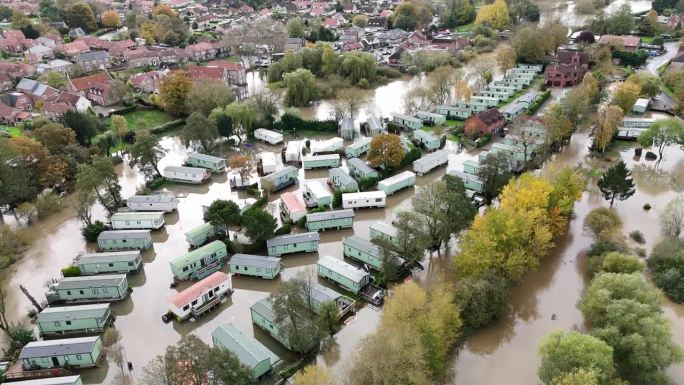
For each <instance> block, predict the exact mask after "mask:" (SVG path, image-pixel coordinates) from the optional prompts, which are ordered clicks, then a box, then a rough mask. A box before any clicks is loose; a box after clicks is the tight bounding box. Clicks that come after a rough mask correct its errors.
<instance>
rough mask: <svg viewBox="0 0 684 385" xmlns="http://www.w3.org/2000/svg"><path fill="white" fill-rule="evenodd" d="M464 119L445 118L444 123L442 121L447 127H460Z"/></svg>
mask: <svg viewBox="0 0 684 385" xmlns="http://www.w3.org/2000/svg"><path fill="white" fill-rule="evenodd" d="M463 123H464V121H462V120H447V121H446V123H444V124H445V125H446V126H447V127H462V126H463Z"/></svg>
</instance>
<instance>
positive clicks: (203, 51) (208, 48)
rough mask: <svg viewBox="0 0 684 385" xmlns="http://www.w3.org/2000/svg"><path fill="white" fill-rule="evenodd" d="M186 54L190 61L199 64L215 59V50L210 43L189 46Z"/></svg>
mask: <svg viewBox="0 0 684 385" xmlns="http://www.w3.org/2000/svg"><path fill="white" fill-rule="evenodd" d="M186 52H188V54H189V55H190V60H192V61H196V62H201V61H208V60H213V59H215V58H216V53H217V50H216V48H214V46H213V45H212V44H211V43H196V44H192V45H189V46H188V47H187V48H186Z"/></svg>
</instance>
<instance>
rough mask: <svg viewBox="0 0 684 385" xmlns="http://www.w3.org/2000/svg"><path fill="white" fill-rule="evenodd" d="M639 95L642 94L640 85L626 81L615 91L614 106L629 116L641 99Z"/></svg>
mask: <svg viewBox="0 0 684 385" xmlns="http://www.w3.org/2000/svg"><path fill="white" fill-rule="evenodd" d="M639 94H641V87H639V84H637V83H635V82H630V81H626V82H624V83H622V84H621V85H618V86H617V88H616V89H615V93H614V94H613V102H612V104H614V105H616V106H618V107H620V108H621V109H622V112H623V113H625V114H628V113H629V112H630V111H631V110H632V107H634V103H636V101H637V99H638V98H639Z"/></svg>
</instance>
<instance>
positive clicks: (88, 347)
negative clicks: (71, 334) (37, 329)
mask: <svg viewBox="0 0 684 385" xmlns="http://www.w3.org/2000/svg"><path fill="white" fill-rule="evenodd" d="M101 358H103V357H102V341H101V340H100V337H81V338H65V339H61V340H50V341H33V342H29V343H28V344H26V346H24V347H23V348H22V349H21V354H19V359H20V360H21V366H22V367H23V368H24V369H26V370H30V369H52V368H64V367H69V368H76V369H79V368H92V367H95V366H97V365H99V363H100V359H101Z"/></svg>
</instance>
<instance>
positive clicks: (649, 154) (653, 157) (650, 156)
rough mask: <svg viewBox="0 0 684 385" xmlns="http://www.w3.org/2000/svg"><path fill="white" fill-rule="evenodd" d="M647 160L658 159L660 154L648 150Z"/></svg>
mask: <svg viewBox="0 0 684 385" xmlns="http://www.w3.org/2000/svg"><path fill="white" fill-rule="evenodd" d="M645 158H646V160H656V159H658V155H656V154H655V153H654V152H651V151H646V156H645Z"/></svg>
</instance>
